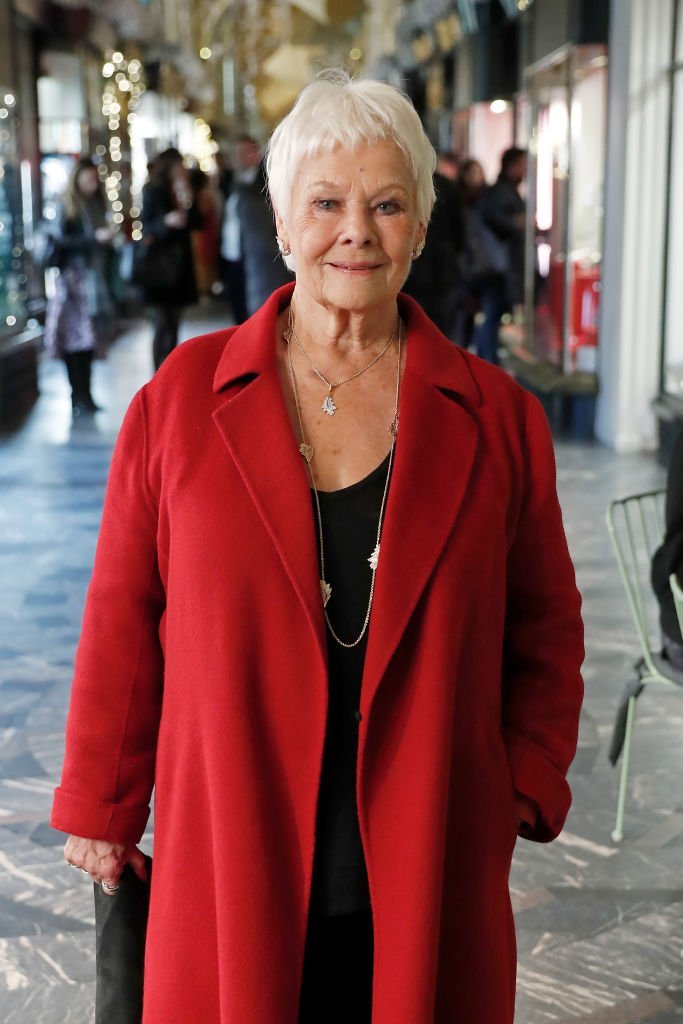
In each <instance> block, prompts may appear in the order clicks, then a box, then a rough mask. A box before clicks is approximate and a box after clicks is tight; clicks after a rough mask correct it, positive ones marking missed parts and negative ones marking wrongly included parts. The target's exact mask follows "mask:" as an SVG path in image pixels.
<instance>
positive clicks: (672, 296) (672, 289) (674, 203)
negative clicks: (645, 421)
mask: <svg viewBox="0 0 683 1024" xmlns="http://www.w3.org/2000/svg"><path fill="white" fill-rule="evenodd" d="M677 23H678V24H677V32H676V55H675V64H674V67H673V79H672V86H673V88H672V92H673V95H672V104H673V107H672V125H671V128H672V131H671V163H670V174H669V226H668V243H667V253H666V300H665V307H664V308H665V316H664V360H663V362H664V365H663V374H662V387H663V390H664V391H665V392H667V393H668V394H670V395H673V396H676V397H678V398H683V288H681V281H683V0H679V4H678V12H677Z"/></svg>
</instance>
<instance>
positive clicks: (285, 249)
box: [276, 235, 292, 256]
mask: <svg viewBox="0 0 683 1024" xmlns="http://www.w3.org/2000/svg"><path fill="white" fill-rule="evenodd" d="M276 240H277V247H278V249H279V250H280V255H281V256H291V254H292V250H291V249H290V248H289V246H288V245H285V243H284V242H283V241H282V239H281V238H280V236H279V235H278V236H277V239H276Z"/></svg>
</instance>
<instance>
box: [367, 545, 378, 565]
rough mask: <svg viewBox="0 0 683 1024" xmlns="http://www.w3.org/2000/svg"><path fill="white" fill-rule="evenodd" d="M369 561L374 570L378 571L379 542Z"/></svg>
mask: <svg viewBox="0 0 683 1024" xmlns="http://www.w3.org/2000/svg"><path fill="white" fill-rule="evenodd" d="M368 562H369V563H370V568H371V569H372V571H373V572H377V564H378V562H379V544H378V545H377V547H376V548H375V550H374V551H373V552H372V554H371V555H370V557H369V558H368Z"/></svg>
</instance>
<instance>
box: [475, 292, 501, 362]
mask: <svg viewBox="0 0 683 1024" xmlns="http://www.w3.org/2000/svg"><path fill="white" fill-rule="evenodd" d="M505 309H506V299H505V283H504V282H503V281H498V280H495V281H490V282H488V283H487V284H486V285H485V286H484V287H483V288H482V292H481V314H480V316H481V317H482V318H483V319H481V322H480V323H478V324H477V325H476V327H475V329H474V345H475V348H476V352H477V355H478V356H480V357H481V358H482V359H486V361H487V362H489V363H493V364H494V365H496V366H497V365H498V361H499V360H498V332H499V330H500V318H501V317H502V315H503V313H504V312H505Z"/></svg>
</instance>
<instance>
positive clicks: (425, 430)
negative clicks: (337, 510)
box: [362, 297, 480, 714]
mask: <svg viewBox="0 0 683 1024" xmlns="http://www.w3.org/2000/svg"><path fill="white" fill-rule="evenodd" d="M401 312H402V315H403V317H404V319H405V320H407V322H408V339H407V342H408V344H407V358H406V368H405V372H404V375H403V381H402V390H401V402H400V415H399V435H398V441H397V445H396V459H395V465H394V472H393V477H392V481H391V486H390V490H389V499H388V502H387V510H386V517H385V521H384V526H383V531H382V541H381V554H380V561H379V567H378V570H377V579H376V583H375V598H374V603H373V608H372V618H371V621H370V630H369V635H368V647H367V653H366V659H365V670H364V676H363V695H362V705H363V708H364V713H365V714H366V713H367V711H368V710H369V708H370V705H371V703H372V700H373V698H374V695H375V692H376V690H377V687H378V686H379V683H380V682H381V679H382V676H383V674H384V672H385V671H386V669H387V666H388V664H389V662H390V660H391V658H392V656H393V654H394V652H395V651H396V648H397V647H398V645H399V643H400V641H401V637H402V636H403V634H404V632H405V630H406V627H407V626H408V622H409V620H410V617H411V616H412V614H413V612H414V610H415V608H416V606H417V603H418V601H419V599H420V595H421V594H422V592H423V590H424V588H425V586H426V584H427V582H428V580H429V577H430V575H431V573H432V571H433V569H434V566H435V564H436V562H437V559H438V558H439V555H440V554H441V552H442V550H443V548H444V546H445V544H446V541H447V540H448V537H449V536H450V534H451V531H452V530H453V528H454V525H455V522H456V519H457V515H458V511H459V509H460V507H461V505H462V502H463V500H464V498H465V494H466V490H467V483H468V480H469V477H470V473H471V470H472V465H473V461H474V456H475V452H476V448H477V442H478V437H479V428H478V426H477V423H476V420H475V418H474V417H473V416H472V415H471V412H470V410H469V408H468V407H472V406H476V405H478V404H479V400H480V395H479V391H478V388H477V386H476V384H475V382H474V380H473V378H472V376H471V373H470V371H469V367H468V365H467V361H466V359H465V357H464V356H463V355H462V353H461V352H460V350H459V349H457V348H456V346H455V345H453V344H452V343H450V342H448V341H446V339H445V338H443V337H442V336H441V335H440V334H439V332H438V331H437V330H436V328H435V327H434V326H433V325H432V324H431V322H430V321H429V320H427V318H426V317H425V316H424V314H423V313H422V311H421V310H420V309H419V307H417V306H416V304H415V303H413V302H409V301H406V299H405V297H402V298H401Z"/></svg>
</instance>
